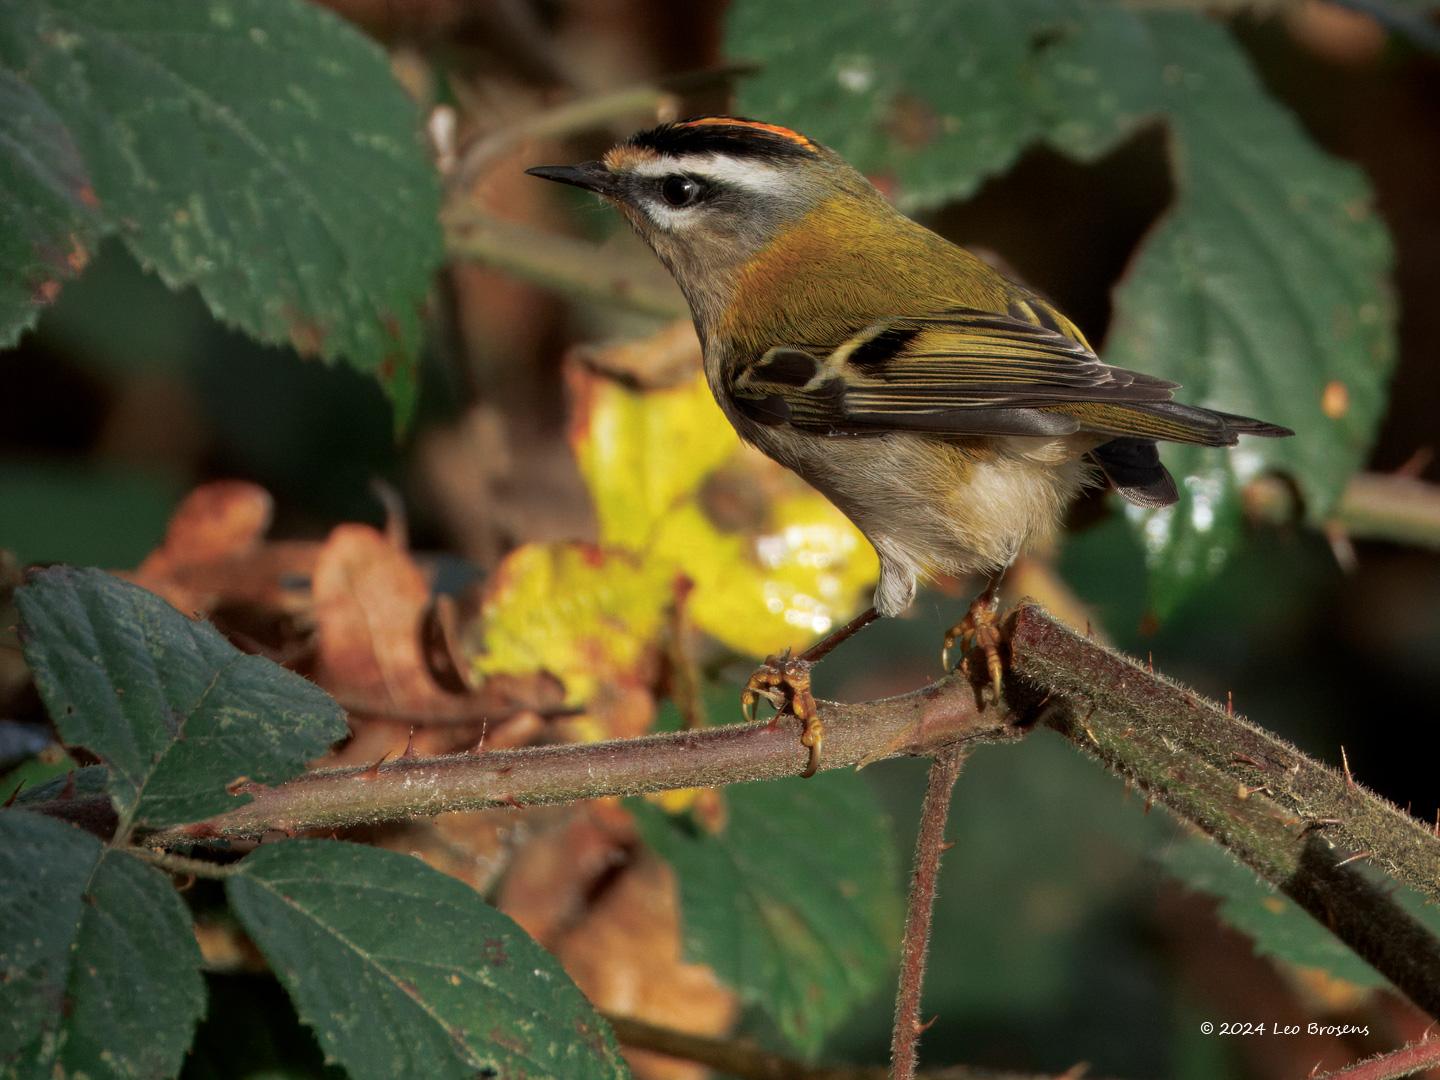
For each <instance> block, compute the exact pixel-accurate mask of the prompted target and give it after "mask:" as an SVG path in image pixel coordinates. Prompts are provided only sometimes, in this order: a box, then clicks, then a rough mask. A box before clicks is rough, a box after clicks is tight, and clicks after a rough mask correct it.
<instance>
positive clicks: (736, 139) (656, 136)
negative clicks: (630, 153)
mask: <svg viewBox="0 0 1440 1080" xmlns="http://www.w3.org/2000/svg"><path fill="white" fill-rule="evenodd" d="M701 119H704V120H707V121H710V120H712V119H715V120H718V119H719V118H711V117H702V118H701ZM726 119H733V120H734V121H735V122H734V123H733V124H728V123H721V122H713V123H711V122H707V123H704V124H696V123H695V121H694V120H682V121H679V122H678V123H674V124H661V125H660V126H659V127H654V128H650V129H649V130H648V131H641V132H638V133H636V134H634V135H632V136H631V137H630V139H629V145H631V146H637V147H641V148H643V149H646V150H654V151H655V152H656V153H657V154H670V155H677V156H678V155H680V154H726V155H728V156H730V157H749V158H766V159H770V160H784V159H794V158H801V157H807V156H810V155H813V154H814V152H815V151H814V150H813V149H811V148H810V147H809V146H807V145H805V144H803V143H799V142H796V141H795V140H794V139H791V138H787V137H786V136H784V135H777V134H775V133H774V132H771V131H766V130H765V129H764V128H763V127H756V126H751V125H752V124H753V123H754V122H753V121H749V120H745V119H743V118H741V117H738V116H737V117H727V118H726Z"/></svg>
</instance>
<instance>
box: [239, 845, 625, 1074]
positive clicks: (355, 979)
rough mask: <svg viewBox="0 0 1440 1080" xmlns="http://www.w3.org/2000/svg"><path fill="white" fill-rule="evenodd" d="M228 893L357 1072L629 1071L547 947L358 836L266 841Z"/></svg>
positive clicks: (462, 891)
mask: <svg viewBox="0 0 1440 1080" xmlns="http://www.w3.org/2000/svg"><path fill="white" fill-rule="evenodd" d="M243 867H244V869H243V871H242V873H241V874H240V875H238V876H236V877H233V878H231V879H230V880H229V881H228V882H227V885H226V891H227V894H228V896H229V898H230V903H231V906H232V907H233V908H234V910H235V913H236V914H237V915H238V916H239V918H240V920H241V922H242V923H243V924H244V926H245V929H246V931H247V932H248V933H249V934H250V936H251V937H252V938H254V940H255V942H256V943H257V944H258V945H259V946H260V948H261V950H262V951H263V952H264V953H265V956H266V958H267V959H268V960H269V961H270V963H271V965H272V966H273V967H274V968H275V971H276V973H277V974H278V975H279V977H280V981H281V982H282V983H284V985H285V988H286V989H287V990H288V991H289V992H290V996H291V997H292V998H293V999H294V1001H295V1005H296V1008H297V1010H298V1011H299V1013H300V1017H301V1019H302V1020H304V1021H305V1023H306V1024H308V1025H309V1026H310V1027H311V1028H313V1029H314V1031H315V1034H316V1036H317V1037H318V1038H319V1040H320V1044H321V1046H322V1047H324V1049H325V1052H326V1054H327V1056H328V1057H331V1058H333V1059H335V1060H337V1061H338V1062H340V1063H341V1064H342V1065H343V1066H344V1068H345V1070H346V1072H347V1073H348V1074H349V1075H350V1076H352V1077H355V1078H356V1080H371V1078H374V1080H388V1078H390V1077H395V1076H427V1077H436V1078H442V1080H443V1078H453V1080H474V1078H475V1077H477V1076H488V1077H494V1078H496V1080H502V1078H516V1080H518V1078H519V1077H523V1076H545V1077H553V1078H555V1080H572V1078H573V1080H604V1078H606V1077H610V1078H615V1080H618V1078H622V1077H626V1076H628V1075H629V1073H628V1072H627V1070H626V1068H625V1066H624V1063H623V1062H622V1061H621V1059H620V1055H619V1052H618V1051H617V1049H616V1047H615V1042H614V1038H613V1036H612V1035H611V1034H610V1030H609V1028H608V1027H607V1026H606V1025H605V1023H604V1021H603V1020H601V1019H600V1018H599V1016H597V1015H596V1013H595V1011H594V1010H593V1009H592V1008H591V1007H590V1005H589V1003H588V1002H586V1000H585V998H584V997H583V996H582V995H581V993H580V991H579V990H577V989H576V988H575V985H574V984H573V983H572V982H570V980H569V978H568V977H567V976H566V975H565V973H564V972H563V971H562V970H561V969H560V966H559V965H558V964H557V963H556V962H555V960H554V959H553V958H552V957H551V956H550V955H549V954H548V953H546V952H545V951H544V950H542V949H541V948H540V947H539V946H538V945H536V944H535V942H534V941H532V940H531V939H530V938H529V937H527V936H526V935H525V933H524V932H523V931H521V930H520V928H519V927H517V926H516V925H515V924H514V923H513V922H512V921H511V920H510V919H509V918H508V917H506V916H505V915H502V914H501V913H500V912H498V911H496V910H495V909H494V908H492V907H490V906H489V905H488V904H486V903H485V902H484V901H482V900H481V899H480V897H479V896H478V895H476V894H475V893H474V892H473V891H472V890H471V889H469V888H468V887H467V886H465V885H462V884H461V883H460V882H458V881H455V880H454V879H452V878H449V877H446V876H445V875H444V874H441V873H438V872H437V871H434V870H431V869H430V868H429V867H427V866H425V865H424V864H423V863H421V862H419V861H418V860H416V859H412V858H410V857H408V856H405V855H399V854H396V853H394V852H388V851H377V850H375V849H373V848H367V847H362V846H360V845H357V844H344V843H336V842H326V841H307V840H299V841H292V842H289V843H283V844H274V845H271V846H268V847H264V848H261V849H260V850H258V851H256V852H255V853H254V854H253V855H251V856H250V857H249V858H247V859H246V860H245V862H244V864H243Z"/></svg>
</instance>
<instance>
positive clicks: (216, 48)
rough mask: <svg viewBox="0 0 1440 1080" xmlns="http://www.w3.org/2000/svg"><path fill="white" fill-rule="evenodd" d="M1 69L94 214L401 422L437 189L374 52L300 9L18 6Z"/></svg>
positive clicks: (257, 2)
mask: <svg viewBox="0 0 1440 1080" xmlns="http://www.w3.org/2000/svg"><path fill="white" fill-rule="evenodd" d="M0 65H3V66H6V67H9V68H11V69H12V70H14V71H17V72H24V78H25V80H26V84H27V85H28V87H29V89H30V90H31V91H32V92H33V94H34V95H37V96H38V97H39V98H41V99H43V102H44V104H45V106H47V107H48V108H49V109H50V110H52V111H53V112H54V113H55V114H57V115H58V116H59V117H60V118H61V119H62V120H63V121H64V124H65V127H66V128H67V129H68V131H69V136H70V138H71V139H72V140H73V143H74V146H75V147H77V148H78V150H79V153H80V157H81V159H82V160H83V161H84V164H85V166H86V168H87V169H88V172H89V176H90V179H91V183H92V185H93V189H94V194H95V195H96V196H98V200H99V213H100V215H102V217H103V218H104V220H105V222H106V223H107V225H109V226H110V227H112V228H115V229H117V230H118V231H119V232H120V233H121V235H122V236H123V237H124V238H125V240H126V242H127V243H128V244H129V245H130V246H131V247H132V248H133V249H134V250H135V252H136V253H137V254H138V255H139V256H140V258H141V259H142V261H144V262H145V263H146V264H147V265H149V266H151V267H154V268H155V269H156V270H158V271H159V273H160V275H161V276H162V277H163V278H164V279H165V281H166V282H167V283H168V284H170V285H172V286H176V287H178V286H181V285H188V284H193V285H196V286H197V287H198V288H199V290H200V292H201V295H203V296H204V297H205V299H206V302H207V303H208V304H209V305H210V307H211V309H212V310H213V311H214V312H215V313H216V314H217V315H218V316H219V317H221V318H222V319H225V320H226V321H229V322H233V323H235V324H238V325H239V326H241V327H242V328H244V329H245V330H247V331H248V332H250V333H251V334H254V335H256V336H257V337H259V338H261V339H263V340H265V341H271V342H283V341H289V342H292V343H293V344H295V345H296V346H297V347H298V348H299V349H300V350H301V351H302V352H307V353H318V354H319V355H322V356H324V357H326V358H335V357H344V358H345V359H346V360H348V361H349V362H350V363H352V364H354V365H356V366H357V367H359V368H360V369H362V370H364V371H368V372H374V373H376V374H378V375H379V377H380V378H381V380H382V381H383V382H384V383H385V385H386V387H387V389H388V390H389V392H390V394H391V396H392V397H393V399H394V401H395V405H396V410H397V413H398V414H399V415H400V416H401V417H402V418H405V417H408V415H409V413H410V411H411V409H412V407H413V404H414V394H415V378H414V369H415V363H416V357H417V355H418V350H419V345H420V334H421V310H420V309H421V307H422V305H423V302H424V298H425V294H426V291H427V288H428V285H429V277H430V274H431V272H432V271H433V269H434V268H435V266H436V265H437V263H438V261H439V258H440V239H439V226H438V210H439V205H438V203H439V196H438V185H437V182H436V178H435V175H434V170H433V169H432V167H431V165H430V163H429V161H428V160H427V157H426V154H425V153H424V151H423V149H422V146H421V142H420V140H419V133H418V118H417V113H416V109H415V107H414V105H413V104H412V103H411V102H410V101H409V100H408V99H407V98H406V96H405V94H404V92H403V91H402V90H401V89H400V87H399V85H398V84H397V83H396V82H395V80H394V79H393V78H392V77H391V75H390V72H389V68H388V66H387V63H386V57H385V54H384V52H383V51H382V50H381V49H380V48H379V47H378V46H376V45H375V44H374V43H373V42H370V41H369V40H367V39H366V38H365V37H364V36H363V35H362V34H361V33H360V32H359V31H358V30H356V29H355V28H354V27H352V26H350V25H349V24H348V23H346V22H345V21H344V20H342V19H340V18H338V17H337V16H335V15H334V14H332V13H331V12H329V11H326V10H324V9H323V8H321V6H320V5H317V4H310V3H304V2H302V0H217V2H215V3H203V4H197V3H192V2H190V0H147V2H145V3H131V4H127V3H118V4H117V3H113V2H109V0H11V2H9V3H7V4H6V5H5V6H4V7H3V8H0ZM61 250H62V251H67V250H69V246H68V245H67V244H62V245H61ZM7 269H8V267H7Z"/></svg>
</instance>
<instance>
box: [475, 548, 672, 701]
mask: <svg viewBox="0 0 1440 1080" xmlns="http://www.w3.org/2000/svg"><path fill="white" fill-rule="evenodd" d="M674 602H675V570H674V568H673V567H672V566H667V565H665V564H663V563H659V562H646V561H642V560H637V559H636V558H634V557H633V556H631V555H629V554H627V553H625V552H619V551H602V550H600V549H599V548H595V547H592V546H590V545H587V544H527V545H525V546H524V547H521V548H517V549H516V550H515V551H513V552H511V553H510V554H509V555H508V556H507V557H506V558H505V561H504V562H502V563H501V564H500V567H499V569H497V570H496V571H495V575H494V577H493V578H492V579H491V581H490V584H489V587H488V589H487V592H486V597H485V602H484V605H483V607H482V610H481V615H480V623H479V627H478V629H479V632H480V634H481V637H482V647H483V650H484V651H483V652H481V653H480V655H479V656H477V657H476V660H475V667H476V670H477V671H478V672H479V673H480V674H481V675H491V674H497V673H500V672H507V673H512V674H523V673H526V672H533V671H548V672H550V673H551V674H552V675H555V676H557V677H558V678H559V679H560V680H561V681H562V682H563V683H564V684H565V700H566V701H567V702H568V703H570V704H572V705H580V704H586V703H590V702H592V701H593V700H594V699H595V697H596V695H597V694H598V693H599V692H600V691H601V688H602V687H605V686H606V685H607V684H611V683H630V684H643V685H648V684H649V683H650V682H651V681H653V678H654V670H653V669H654V665H655V644H656V642H657V641H658V640H659V637H660V633H661V630H662V627H663V625H664V620H665V615H666V612H667V611H668V610H669V609H670V607H671V605H673V604H674Z"/></svg>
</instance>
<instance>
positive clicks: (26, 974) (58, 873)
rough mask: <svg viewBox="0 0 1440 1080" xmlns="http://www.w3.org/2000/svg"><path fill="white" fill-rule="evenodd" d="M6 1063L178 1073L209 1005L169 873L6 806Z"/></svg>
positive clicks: (2, 843)
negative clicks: (206, 1004)
mask: <svg viewBox="0 0 1440 1080" xmlns="http://www.w3.org/2000/svg"><path fill="white" fill-rule="evenodd" d="M0 880H3V881H4V882H5V887H4V888H3V889H0V1071H3V1072H4V1074H5V1075H6V1076H12V1077H16V1078H17V1080H32V1078H33V1080H42V1078H46V1080H48V1078H50V1077H55V1076H76V1077H78V1076H89V1077H95V1078H101V1077H146V1078H148V1077H158V1076H173V1075H174V1074H175V1073H176V1072H177V1071H178V1070H179V1068H180V1061H181V1058H182V1057H183V1055H184V1053H185V1048H186V1046H188V1045H189V1043H190V1037H191V1034H192V1032H193V1031H194V1028H195V1023H196V1021H197V1020H198V1019H199V1018H200V1014H201V1013H202V1012H203V1011H204V1007H205V989H204V984H203V983H202V981H201V978H200V950H199V948H197V947H196V944H195V935H194V934H193V932H192V931H191V928H190V917H189V914H188V913H187V911H186V910H185V905H184V904H183V903H182V902H181V901H180V898H179V896H178V895H177V894H176V892H175V890H174V888H172V887H171V885H170V882H169V881H168V880H167V879H166V878H165V875H164V874H162V873H160V872H159V871H158V870H155V869H154V868H153V867H149V866H146V865H145V864H144V863H142V862H141V861H140V860H139V859H136V858H135V857H134V856H133V855H127V854H125V853H124V852H121V851H116V850H114V849H111V848H106V847H104V846H103V845H102V844H101V843H100V841H99V840H97V839H95V838H94V837H93V836H90V835H89V834H88V833H84V832H81V831H80V830H79V829H76V828H74V827H73V826H70V825H67V824H64V823H63V822H59V821H55V820H53V819H51V818H46V817H41V816H40V815H38V814H30V813H25V812H22V811H19V810H7V811H5V812H3V813H0Z"/></svg>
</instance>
